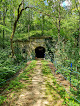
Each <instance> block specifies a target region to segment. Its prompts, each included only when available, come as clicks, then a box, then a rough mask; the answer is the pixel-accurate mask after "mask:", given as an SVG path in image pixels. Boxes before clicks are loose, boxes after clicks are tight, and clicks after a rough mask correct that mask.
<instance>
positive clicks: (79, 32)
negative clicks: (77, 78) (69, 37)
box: [79, 10, 80, 55]
mask: <svg viewBox="0 0 80 106" xmlns="http://www.w3.org/2000/svg"><path fill="white" fill-rule="evenodd" d="M79 55H80V10H79Z"/></svg>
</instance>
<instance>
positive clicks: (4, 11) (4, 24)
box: [3, 5, 5, 49]
mask: <svg viewBox="0 0 80 106" xmlns="http://www.w3.org/2000/svg"><path fill="white" fill-rule="evenodd" d="M3 6H4V5H3ZM3 25H4V26H5V7H3ZM4 39H5V31H4V29H3V49H4V48H5V45H4Z"/></svg>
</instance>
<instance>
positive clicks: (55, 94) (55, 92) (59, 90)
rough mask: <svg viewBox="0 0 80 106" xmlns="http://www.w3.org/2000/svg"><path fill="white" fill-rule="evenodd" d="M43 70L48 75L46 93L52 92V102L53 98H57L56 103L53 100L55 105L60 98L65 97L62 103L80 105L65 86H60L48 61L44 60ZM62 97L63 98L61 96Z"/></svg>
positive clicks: (68, 105)
mask: <svg viewBox="0 0 80 106" xmlns="http://www.w3.org/2000/svg"><path fill="white" fill-rule="evenodd" d="M42 64H43V65H42V72H43V74H44V75H45V76H46V77H47V79H46V87H47V90H46V94H50V95H51V98H50V102H51V103H52V102H53V100H55V103H54V102H53V105H54V104H55V105H56V103H57V102H58V101H59V99H61V98H62V99H63V100H61V101H63V102H62V105H67V106H75V105H76V106H79V104H78V103H77V101H75V100H74V99H73V98H72V97H71V96H70V95H69V94H67V92H66V90H65V88H64V87H63V86H60V85H59V84H58V82H57V81H56V79H55V77H54V76H53V74H52V73H51V69H50V67H49V66H48V62H46V61H42ZM60 97H61V98H60Z"/></svg>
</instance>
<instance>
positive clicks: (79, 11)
mask: <svg viewBox="0 0 80 106" xmlns="http://www.w3.org/2000/svg"><path fill="white" fill-rule="evenodd" d="M77 2H79V1H77V0H75V4H76V8H77V10H78V13H79V55H80V9H78V4H77ZM79 5H80V2H79Z"/></svg>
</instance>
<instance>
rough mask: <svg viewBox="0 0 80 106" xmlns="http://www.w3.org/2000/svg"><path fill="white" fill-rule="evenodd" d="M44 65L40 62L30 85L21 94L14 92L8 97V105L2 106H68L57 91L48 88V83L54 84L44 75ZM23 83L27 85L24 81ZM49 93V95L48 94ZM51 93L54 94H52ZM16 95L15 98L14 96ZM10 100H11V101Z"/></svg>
mask: <svg viewBox="0 0 80 106" xmlns="http://www.w3.org/2000/svg"><path fill="white" fill-rule="evenodd" d="M41 68H42V64H41V61H40V60H38V61H37V64H36V67H35V68H34V72H33V73H32V78H31V79H29V80H30V84H29V85H28V86H26V88H23V89H21V91H20V92H12V93H11V94H9V96H8V99H7V100H8V103H5V104H3V105H2V106H66V105H62V103H63V99H62V98H61V96H60V95H59V94H58V93H57V91H56V90H53V89H52V91H50V90H49V88H47V86H46V81H49V83H51V82H52V80H51V78H48V77H47V76H44V75H43V73H42V70H41ZM22 83H25V84H26V82H25V81H23V82H22ZM53 87H54V86H53ZM46 92H47V94H46ZM50 92H52V93H51V94H50ZM13 94H15V96H13ZM9 98H10V99H9ZM11 98H12V99H11Z"/></svg>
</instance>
